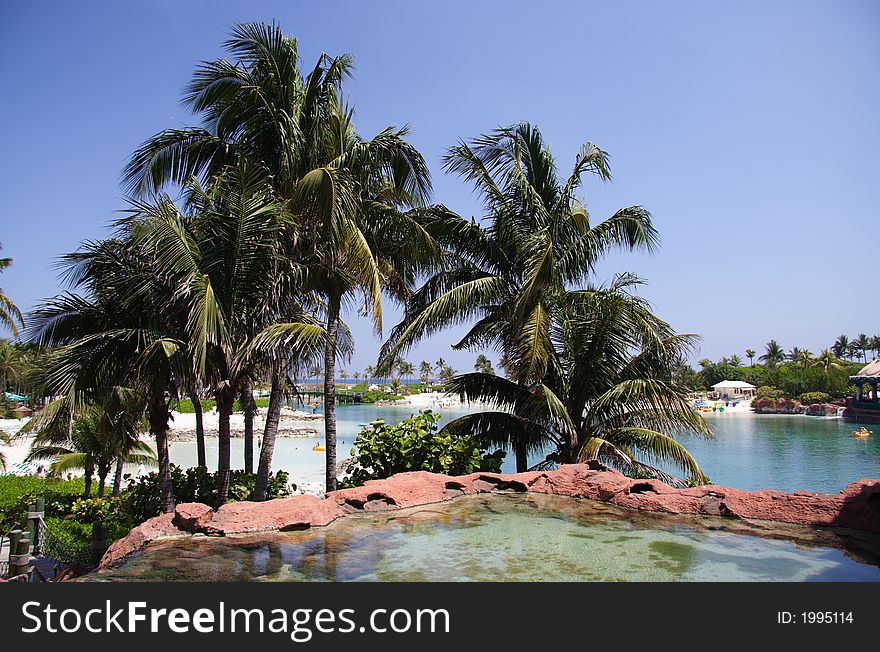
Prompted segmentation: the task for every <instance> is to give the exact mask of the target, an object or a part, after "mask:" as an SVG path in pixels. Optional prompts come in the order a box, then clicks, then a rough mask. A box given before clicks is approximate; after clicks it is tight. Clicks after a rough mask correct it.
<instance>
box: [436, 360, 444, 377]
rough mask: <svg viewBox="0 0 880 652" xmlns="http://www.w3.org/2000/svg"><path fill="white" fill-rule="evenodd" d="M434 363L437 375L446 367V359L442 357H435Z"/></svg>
mask: <svg viewBox="0 0 880 652" xmlns="http://www.w3.org/2000/svg"><path fill="white" fill-rule="evenodd" d="M434 365H435V369H436V370H437V375H438V376H439V375H440V373H441V372H442V371H443V370H444V369H445V368H446V360H444V359H443V358H437V362H435V363H434Z"/></svg>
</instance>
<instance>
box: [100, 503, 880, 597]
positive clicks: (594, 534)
mask: <svg viewBox="0 0 880 652" xmlns="http://www.w3.org/2000/svg"><path fill="white" fill-rule="evenodd" d="M853 537H854V535H849V534H844V533H839V532H832V531H817V530H815V529H809V528H803V527H797V526H789V525H781V524H773V525H768V524H750V523H748V522H744V521H736V520H725V519H713V518H696V517H682V516H677V517H673V516H668V515H659V514H649V513H636V512H630V511H626V510H621V509H618V508H615V507H613V506H611V505H607V504H604V503H597V502H594V501H587V500H577V499H572V498H565V497H559V496H548V495H542V494H517V495H480V496H465V497H461V498H457V499H456V500H454V501H450V502H447V503H442V504H438V505H427V506H424V507H417V508H411V509H407V510H401V511H397V512H389V513H384V514H378V515H376V514H372V515H369V514H364V515H357V516H352V517H346V518H343V519H340V520H337V521H336V522H334V523H333V524H331V525H330V526H328V527H325V528H314V529H311V530H304V531H298V532H287V533H272V534H261V535H250V536H244V537H224V538H218V539H212V538H204V537H196V538H185V539H173V540H167V541H158V542H155V543H153V544H151V545H150V546H148V547H147V548H146V549H145V550H144V551H142V552H139V553H136V554H135V555H132V556H131V557H129V558H128V559H127V560H125V561H124V562H123V563H122V564H120V565H119V566H117V567H116V568H113V569H107V570H104V571H100V572H98V573H94V574H91V575H89V576H87V577H86V578H83V579H86V580H97V581H100V580H110V581H138V580H154V581H155V580H159V581H233V580H255V581H327V580H329V581H377V580H378V581H396V582H401V581H417V582H421V581H662V582H666V581H762V582H763V581H810V580H825V581H835V580H863V581H864V580H867V581H880V568H878V566H877V563H878V559H880V537H876V536H873V535H858V536H857V537H854V538H853Z"/></svg>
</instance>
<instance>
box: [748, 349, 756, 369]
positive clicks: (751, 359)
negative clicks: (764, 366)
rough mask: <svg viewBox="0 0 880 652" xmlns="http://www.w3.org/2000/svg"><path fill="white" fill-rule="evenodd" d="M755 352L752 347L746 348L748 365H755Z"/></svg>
mask: <svg viewBox="0 0 880 652" xmlns="http://www.w3.org/2000/svg"><path fill="white" fill-rule="evenodd" d="M756 355H757V352H756V351H755V350H754V349H746V357H747V358H748V359H749V366H752V367H753V366H755V356H756Z"/></svg>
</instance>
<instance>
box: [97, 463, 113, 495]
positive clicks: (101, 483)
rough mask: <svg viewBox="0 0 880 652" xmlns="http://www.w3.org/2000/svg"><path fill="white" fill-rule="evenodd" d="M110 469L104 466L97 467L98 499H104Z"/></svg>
mask: <svg viewBox="0 0 880 652" xmlns="http://www.w3.org/2000/svg"><path fill="white" fill-rule="evenodd" d="M109 472H110V469H109V468H108V467H107V466H106V465H103V464H102V465H98V498H103V497H104V488H105V486H106V485H107V474H108V473H109Z"/></svg>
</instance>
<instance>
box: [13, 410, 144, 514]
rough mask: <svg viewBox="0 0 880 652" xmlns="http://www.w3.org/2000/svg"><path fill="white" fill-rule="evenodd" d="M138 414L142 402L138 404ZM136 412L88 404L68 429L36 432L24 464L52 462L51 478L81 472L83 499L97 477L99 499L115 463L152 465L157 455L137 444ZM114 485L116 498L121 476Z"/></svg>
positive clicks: (137, 422)
mask: <svg viewBox="0 0 880 652" xmlns="http://www.w3.org/2000/svg"><path fill="white" fill-rule="evenodd" d="M138 402H139V404H140V406H141V408H140V415H142V414H143V403H142V402H140V401H138ZM140 415H139V414H138V410H130V409H127V408H126V407H125V406H124V405H123V406H121V407H120V406H117V407H116V408H109V409H108V408H105V407H103V406H98V405H91V406H88V407H86V408H84V409H82V410H81V411H80V412H79V413H78V414H76V415H74V416H73V419H72V421H71V422H70V427H69V428H68V427H66V426H65V427H61V428H58V427H53V426H52V425H51V424H47V425H46V427H43V428H41V429H40V430H39V432H38V434H37V436H36V437H35V438H34V441H33V443H32V444H31V450H30V453H28V456H27V458H26V459H27V461H29V462H30V461H35V460H52V463H51V464H50V466H49V473H50V475H54V476H61V475H63V474H64V473H66V472H69V471H72V470H77V469H82V470H84V471H85V475H86V487H85V493H84V495H85V496H88V495H89V494H90V493H91V481H92V475H93V474H95V473H96V474H97V476H98V496H99V497H100V496H103V495H104V488H105V486H106V482H107V476H108V475H109V473H110V470H111V469H112V467H113V464H114V462H116V463H117V469H121V468H122V464H125V463H129V464H150V465H155V463H156V456H155V454H154V453H153V451H152V450H151V449H150V447H149V446H148V445H147V444H145V443H144V442H142V441H140V439H139V437H138V429H139V426H140ZM117 475H119V476H120V477H119V478H118V480H117V482H116V484H115V486H114V495H118V491H119V485H120V483H121V473H119V471H118V472H117Z"/></svg>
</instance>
